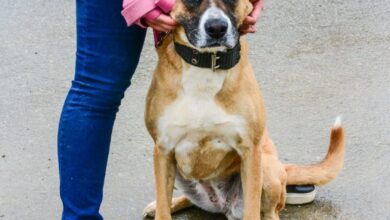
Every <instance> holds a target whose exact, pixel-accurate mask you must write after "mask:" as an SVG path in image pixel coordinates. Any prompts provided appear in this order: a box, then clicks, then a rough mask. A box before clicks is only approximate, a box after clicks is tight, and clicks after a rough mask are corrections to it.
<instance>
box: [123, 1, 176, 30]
mask: <svg viewBox="0 0 390 220" xmlns="http://www.w3.org/2000/svg"><path fill="white" fill-rule="evenodd" d="M174 4H175V0H123V10H122V15H123V17H124V18H125V20H126V23H127V25H128V26H130V25H132V24H137V25H139V26H141V27H145V26H144V25H143V24H142V22H141V18H147V19H149V20H154V19H156V18H157V17H158V16H160V15H161V14H162V13H169V12H170V11H171V10H172V7H173V5H174Z"/></svg>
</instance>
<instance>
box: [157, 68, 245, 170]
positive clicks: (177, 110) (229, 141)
mask: <svg viewBox="0 0 390 220" xmlns="http://www.w3.org/2000/svg"><path fill="white" fill-rule="evenodd" d="M226 74H227V72H225V71H219V72H212V71H211V70H210V69H203V68H198V67H194V66H191V67H190V68H189V69H188V70H186V71H185V72H183V76H182V81H181V83H182V90H181V91H179V93H178V97H177V99H176V100H175V101H174V102H173V103H171V104H170V105H169V106H167V107H166V109H165V111H164V114H163V115H162V116H161V117H160V119H159V121H158V130H159V137H160V140H159V142H160V143H159V144H161V146H162V147H163V148H164V149H166V150H167V151H171V150H175V152H176V153H177V154H181V155H183V156H184V155H186V154H188V153H189V152H190V151H191V150H192V149H193V148H195V147H198V142H199V141H200V140H201V139H202V138H205V137H206V136H207V137H212V138H211V141H212V142H213V147H214V148H218V149H223V150H226V151H230V150H232V148H234V147H235V144H236V143H235V138H236V137H237V135H238V134H241V133H242V132H243V129H244V128H245V126H244V125H245V121H244V120H243V118H242V117H241V116H238V115H231V114H228V113H227V112H226V111H225V110H224V109H223V108H222V107H220V106H218V105H217V103H216V102H215V95H216V94H217V93H218V91H220V90H221V88H222V86H223V83H224V80H225V76H226ZM188 169H190V168H188ZM188 169H186V168H184V170H183V171H184V172H186V171H188V172H190V170H188Z"/></svg>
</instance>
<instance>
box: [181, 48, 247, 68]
mask: <svg viewBox="0 0 390 220" xmlns="http://www.w3.org/2000/svg"><path fill="white" fill-rule="evenodd" d="M174 43H175V49H176V52H177V53H178V54H179V55H180V57H181V58H183V60H184V61H185V62H187V63H189V64H191V65H194V66H197V67H200V68H210V69H211V70H213V71H214V72H215V71H216V70H228V69H231V68H233V67H234V66H235V65H236V64H237V63H238V62H239V61H240V51H241V46H240V43H237V45H236V46H235V47H233V48H232V49H228V50H226V51H224V52H214V53H210V52H200V51H198V50H196V49H194V48H191V47H188V46H185V45H182V44H179V43H177V42H174Z"/></svg>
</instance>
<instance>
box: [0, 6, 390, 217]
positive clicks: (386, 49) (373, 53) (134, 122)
mask: <svg viewBox="0 0 390 220" xmlns="http://www.w3.org/2000/svg"><path fill="white" fill-rule="evenodd" d="M258 29H259V31H258V33H257V34H256V35H251V36H249V37H248V40H249V41H250V43H251V47H252V50H251V51H250V53H251V54H250V55H251V60H252V63H253V66H254V68H255V70H256V73H257V79H258V82H259V83H260V84H261V86H262V90H263V93H264V97H265V100H266V103H267V110H268V124H269V127H270V132H271V135H272V136H273V138H274V140H275V142H276V144H277V145H278V148H279V151H280V156H281V158H282V160H283V161H288V162H297V163H310V162H315V161H317V160H319V159H320V158H321V157H322V156H323V155H324V154H325V152H326V148H327V142H328V135H329V128H330V126H331V125H332V123H333V120H334V118H335V117H336V116H337V115H339V114H342V115H343V116H344V121H345V127H346V129H347V132H348V142H347V148H348V149H347V157H346V163H345V168H344V169H343V171H342V173H341V174H340V176H339V177H338V178H337V180H335V181H334V182H332V183H331V184H329V185H326V186H324V187H321V188H319V190H318V195H317V197H316V201H315V202H314V203H313V204H311V205H306V206H302V207H291V206H288V207H287V208H286V210H285V211H284V212H283V214H282V218H283V219H390V188H389V186H388V183H389V181H390V175H389V174H390V172H389V168H390V165H389V161H390V152H389V151H390V150H389V149H390V148H389V147H390V146H389V145H390V132H389V129H390V116H389V112H390V99H389V97H390V2H389V1H386V0H371V1H362V0H331V1H315V0H300V1H298V0H289V1H271V0H267V1H266V10H265V11H264V14H263V16H262V17H261V20H260V22H259V25H258ZM0 30H1V31H0V79H1V80H0V88H1V92H0V219H7V220H11V219H18V220H20V219H59V218H60V211H61V203H60V200H59V196H58V171H57V159H56V132H57V122H58V118H59V114H60V109H61V107H62V103H63V101H64V97H65V94H66V92H67V89H68V88H69V85H70V80H71V79H72V76H73V65H74V53H75V49H74V47H75V38H74V36H75V32H74V1H71V0H66V1H59V0H50V1H47V0H32V1H23V0H14V1H8V2H4V4H2V6H1V7H0ZM148 39H149V40H148V42H147V44H146V46H145V49H144V51H143V57H142V61H141V63H140V65H139V68H138V70H137V73H136V74H135V77H134V79H133V84H132V87H131V89H129V90H128V92H127V94H126V95H127V96H126V99H125V100H124V103H123V105H122V108H121V111H120V113H119V115H118V120H117V123H116V126H115V130H114V134H113V140H112V148H111V155H110V161H109V167H108V175H107V179H106V187H105V199H104V202H103V205H102V210H101V211H102V213H103V214H104V216H105V218H106V219H141V215H142V209H143V207H144V206H145V205H146V204H147V203H148V202H150V201H151V200H153V198H154V192H153V181H152V166H151V164H152V160H151V154H152V141H151V139H150V138H149V136H148V134H147V132H146V130H145V128H144V123H143V120H142V118H143V106H144V97H145V93H146V90H147V87H148V84H149V81H150V78H151V71H152V69H153V67H154V63H155V60H156V56H155V53H154V50H153V45H152V41H151V36H150V35H149V37H148ZM175 216H176V218H175V219H223V218H222V217H220V216H211V215H209V214H207V213H204V212H202V211H200V210H197V209H190V210H186V211H183V212H180V213H179V214H177V215H175ZM196 216H198V217H196Z"/></svg>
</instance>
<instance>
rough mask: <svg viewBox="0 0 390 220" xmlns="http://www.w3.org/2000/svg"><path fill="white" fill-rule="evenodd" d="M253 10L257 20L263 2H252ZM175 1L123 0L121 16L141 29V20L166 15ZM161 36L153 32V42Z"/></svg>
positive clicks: (129, 23) (260, 0) (259, 0)
mask: <svg viewBox="0 0 390 220" xmlns="http://www.w3.org/2000/svg"><path fill="white" fill-rule="evenodd" d="M253 2H255V3H254V9H253V11H252V13H251V16H252V17H254V18H255V19H257V18H258V17H259V15H260V11H261V10H262V8H263V2H264V1H263V0H258V1H253ZM174 4H175V0H123V10H122V15H123V17H124V18H125V20H126V23H127V25H128V26H130V25H132V24H137V25H139V26H141V27H143V28H146V26H145V25H144V24H143V23H142V18H146V19H148V20H154V19H156V18H157V17H158V16H160V15H161V14H162V13H165V14H168V13H169V12H170V11H171V10H172V7H173V5H174ZM161 36H162V33H159V32H158V31H156V30H154V40H155V42H156V43H157V42H158V41H159V40H160V38H161Z"/></svg>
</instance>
